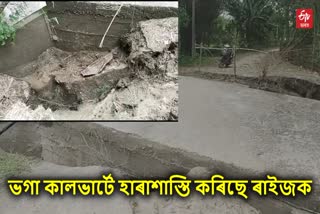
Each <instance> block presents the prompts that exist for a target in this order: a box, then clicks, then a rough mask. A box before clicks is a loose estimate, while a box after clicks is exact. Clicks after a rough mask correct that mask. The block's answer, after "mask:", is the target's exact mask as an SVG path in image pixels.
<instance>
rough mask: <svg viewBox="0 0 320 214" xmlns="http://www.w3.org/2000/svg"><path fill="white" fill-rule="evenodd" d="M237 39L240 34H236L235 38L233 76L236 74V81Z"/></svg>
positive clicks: (235, 77)
mask: <svg viewBox="0 0 320 214" xmlns="http://www.w3.org/2000/svg"><path fill="white" fill-rule="evenodd" d="M237 37H238V32H237V31H236V32H235V36H234V42H233V74H234V80H236V79H237V62H236V61H237V46H236V45H237Z"/></svg>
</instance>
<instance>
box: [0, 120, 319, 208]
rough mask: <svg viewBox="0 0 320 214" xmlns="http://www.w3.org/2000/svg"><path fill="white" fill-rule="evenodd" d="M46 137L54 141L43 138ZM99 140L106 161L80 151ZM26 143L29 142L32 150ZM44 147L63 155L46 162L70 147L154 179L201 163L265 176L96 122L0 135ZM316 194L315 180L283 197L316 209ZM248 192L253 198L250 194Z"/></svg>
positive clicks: (24, 150) (2, 143)
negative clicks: (303, 191)
mask: <svg viewBox="0 0 320 214" xmlns="http://www.w3.org/2000/svg"><path fill="white" fill-rule="evenodd" d="M13 139H14V140H13ZM83 139H85V142H82V140H83ZM46 140H47V142H50V143H52V145H48V144H45V143H43V141H46ZM98 141H100V143H101V142H103V145H104V146H106V147H107V148H108V151H109V152H110V153H109V154H108V155H109V156H110V157H109V158H110V159H112V161H110V162H105V163H101V162H97V161H96V160H94V161H92V160H90V159H88V158H87V159H86V158H84V157H83V156H85V155H84V154H85V153H79V148H80V147H81V144H84V143H85V144H89V145H90V146H91V147H92V148H97V146H99V145H97V144H98ZM53 144H56V145H53ZM79 144H80V145H79ZM45 147H46V149H45ZM30 148H33V150H32V149H30ZM48 148H50V149H52V150H54V151H55V152H57V153H60V152H61V154H62V155H66V156H65V157H62V158H59V159H54V158H52V157H49V156H48V158H49V162H53V163H55V164H60V165H64V164H65V163H63V161H64V160H62V159H65V160H66V161H68V160H69V159H68V158H69V156H70V151H71V152H72V154H71V156H78V157H81V158H83V160H81V161H78V162H77V163H76V164H77V165H76V166H79V165H80V166H90V165H108V166H109V167H113V168H118V169H120V170H123V171H124V172H126V174H127V175H129V177H131V178H138V179H142V178H148V179H151V178H157V179H158V178H159V177H160V178H163V177H168V176H170V175H172V173H174V174H177V173H178V174H183V175H186V174H187V173H188V172H189V171H190V170H191V169H192V168H194V167H205V168H207V169H208V171H209V172H210V173H213V174H221V175H223V176H225V177H226V178H227V179H232V178H234V179H253V178H258V179H263V178H264V177H265V176H266V173H265V172H257V171H254V170H251V169H244V168H241V167H238V166H235V165H233V164H230V163H225V162H221V161H219V160H214V159H212V158H209V157H205V156H201V155H199V154H197V153H194V152H190V151H185V150H183V149H179V148H173V147H169V146H166V145H163V144H161V143H159V142H154V141H151V140H147V139H144V138H142V137H140V136H138V135H135V134H129V133H124V132H121V131H118V130H115V129H112V128H107V127H104V126H101V125H99V124H95V123H81V122H75V123H67V122H56V123H50V122H37V123H33V124H32V125H30V126H26V125H25V124H24V123H19V122H18V123H15V125H14V126H13V127H12V128H10V129H9V130H8V131H7V132H5V133H4V134H3V135H2V136H0V149H3V150H5V151H8V150H11V151H13V152H17V153H21V154H24V155H29V156H33V157H37V158H44V157H43V155H45V154H43V153H42V154H41V152H44V151H45V150H47V149H48ZM82 148H83V147H82ZM66 149H67V150H68V152H67V153H65V150H66ZM49 152H50V151H49ZM51 152H52V151H51ZM53 156H54V155H53ZM50 158H51V159H50ZM84 159H86V160H84ZM45 161H48V160H45ZM69 161H70V160H69ZM87 161H88V162H87ZM267 174H268V173H267ZM270 175H271V174H270ZM248 195H249V200H247V202H248V203H249V204H250V205H251V206H253V207H255V208H258V209H259V206H260V205H257V203H256V200H257V197H255V196H256V195H252V193H249V194H248ZM319 196H320V185H318V184H313V193H312V194H311V195H309V196H307V197H302V196H299V197H297V198H283V199H282V198H281V200H282V201H285V202H289V203H292V204H294V205H296V206H299V207H303V208H307V209H309V210H316V211H320V207H319V204H318V199H319ZM250 198H252V199H251V200H250ZM260 199H261V200H260ZM274 199H275V198H274V197H272V196H271V197H262V198H259V200H260V201H263V203H265V204H269V205H270V207H272V206H276V205H275V204H274V202H273V201H274Z"/></svg>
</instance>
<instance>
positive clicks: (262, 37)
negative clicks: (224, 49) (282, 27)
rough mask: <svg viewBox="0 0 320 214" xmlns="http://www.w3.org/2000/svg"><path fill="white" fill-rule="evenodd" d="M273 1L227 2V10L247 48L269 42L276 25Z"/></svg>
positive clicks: (233, 0) (242, 0) (244, 0)
mask: <svg viewBox="0 0 320 214" xmlns="http://www.w3.org/2000/svg"><path fill="white" fill-rule="evenodd" d="M272 3H273V2H272V1H271V0H227V1H226V2H225V10H226V11H227V12H228V13H229V15H231V16H232V17H233V18H234V24H235V26H236V29H237V33H238V35H239V37H240V39H241V40H242V41H244V42H245V43H246V45H247V46H255V45H257V43H258V44H261V42H268V38H269V37H268V35H269V33H270V31H271V30H272V28H273V27H274V25H273V24H272V23H271V22H270V18H271V17H272V15H273V12H274V10H273V6H272V5H273V4H272Z"/></svg>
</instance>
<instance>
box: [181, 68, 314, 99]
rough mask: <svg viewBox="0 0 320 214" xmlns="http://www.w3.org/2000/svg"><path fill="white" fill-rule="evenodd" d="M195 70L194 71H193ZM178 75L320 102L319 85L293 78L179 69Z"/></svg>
mask: <svg viewBox="0 0 320 214" xmlns="http://www.w3.org/2000/svg"><path fill="white" fill-rule="evenodd" d="M195 70H196V69H195ZM179 75H181V76H191V77H196V78H202V79H207V80H218V81H224V82H236V83H240V84H242V85H247V86H249V87H250V88H254V89H260V90H265V91H269V92H276V93H281V94H287V95H291V96H297V97H302V98H309V99H314V100H320V84H319V83H316V82H315V81H314V82H312V81H309V80H305V79H300V78H294V77H284V76H267V77H265V78H264V79H262V78H259V77H253V76H244V75H241V76H240V75H237V76H234V75H233V74H223V73H213V72H206V71H187V72H186V71H183V69H179Z"/></svg>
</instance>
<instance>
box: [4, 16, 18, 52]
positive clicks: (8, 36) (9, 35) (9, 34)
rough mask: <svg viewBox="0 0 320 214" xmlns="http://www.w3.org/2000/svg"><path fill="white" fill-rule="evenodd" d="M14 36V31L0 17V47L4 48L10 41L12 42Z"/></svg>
mask: <svg viewBox="0 0 320 214" xmlns="http://www.w3.org/2000/svg"><path fill="white" fill-rule="evenodd" d="M15 36H16V29H15V28H14V27H13V26H10V25H9V24H8V23H7V22H5V21H4V19H3V16H2V15H0V46H4V45H5V44H7V43H8V42H10V41H13V40H14V39H15Z"/></svg>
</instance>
